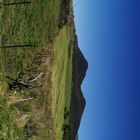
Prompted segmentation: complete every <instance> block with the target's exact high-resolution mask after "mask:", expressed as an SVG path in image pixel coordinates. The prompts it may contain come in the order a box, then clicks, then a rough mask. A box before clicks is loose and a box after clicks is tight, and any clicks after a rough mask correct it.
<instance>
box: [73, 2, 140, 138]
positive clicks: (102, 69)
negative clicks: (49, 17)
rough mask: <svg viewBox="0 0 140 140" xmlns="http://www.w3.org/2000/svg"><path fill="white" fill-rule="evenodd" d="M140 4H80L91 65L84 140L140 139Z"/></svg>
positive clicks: (80, 30)
mask: <svg viewBox="0 0 140 140" xmlns="http://www.w3.org/2000/svg"><path fill="white" fill-rule="evenodd" d="M139 7H140V2H138V1H137V0H74V8H75V23H76V28H77V34H78V41H79V47H80V48H81V50H82V52H83V53H84V55H85V57H86V59H87V60H88V63H89V69H88V72H87V76H86V78H85V80H84V82H83V85H82V90H83V92H84V96H85V98H86V100H87V105H86V109H85V112H84V115H83V119H82V123H81V127H80V130H79V139H80V140H140V103H139V102H140V95H139V94H140V73H139V72H140V55H139V54H140V27H139V26H140V14H139V13H140V8H139Z"/></svg>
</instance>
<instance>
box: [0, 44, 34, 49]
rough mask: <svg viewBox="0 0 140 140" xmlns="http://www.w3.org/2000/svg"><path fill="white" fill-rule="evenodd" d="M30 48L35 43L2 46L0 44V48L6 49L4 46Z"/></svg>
mask: <svg viewBox="0 0 140 140" xmlns="http://www.w3.org/2000/svg"><path fill="white" fill-rule="evenodd" d="M30 47H31V48H32V47H35V45H31V44H28V45H24V44H23V45H4V46H0V49H6V48H30Z"/></svg>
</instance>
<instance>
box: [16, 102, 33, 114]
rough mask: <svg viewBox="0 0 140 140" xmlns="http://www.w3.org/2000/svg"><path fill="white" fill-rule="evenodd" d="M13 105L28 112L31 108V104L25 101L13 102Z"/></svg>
mask: <svg viewBox="0 0 140 140" xmlns="http://www.w3.org/2000/svg"><path fill="white" fill-rule="evenodd" d="M14 106H15V107H16V108H17V109H18V110H19V111H22V112H30V111H31V110H32V109H31V106H30V105H29V103H27V102H17V103H15V104H14Z"/></svg>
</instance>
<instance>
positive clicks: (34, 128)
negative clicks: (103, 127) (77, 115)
mask: <svg viewBox="0 0 140 140" xmlns="http://www.w3.org/2000/svg"><path fill="white" fill-rule="evenodd" d="M18 1H19V0H15V2H18ZM3 2H5V3H8V2H13V1H12V0H4V1H3ZM61 6H62V3H61V0H47V1H46V0H41V1H40V0H32V2H31V4H26V5H16V6H3V7H1V9H0V15H1V17H0V38H1V42H0V46H6V45H19V44H21V45H22V44H27V45H28V44H31V45H33V46H35V47H33V48H7V49H1V48H0V139H1V140H46V139H47V140H69V139H70V133H69V131H70V129H69V123H70V122H69V111H70V100H71V85H72V37H73V31H72V30H73V29H72V28H71V27H70V26H69V25H68V24H67V25H65V26H63V27H62V28H61V29H59V24H60V23H59V19H60V13H61V12H60V9H61V8H60V7H61ZM61 18H62V17H61ZM41 73H42V75H41V76H40V78H38V79H37V80H35V81H33V84H35V85H39V84H40V83H41V84H42V83H43V84H42V86H38V87H34V88H31V89H29V88H25V87H21V88H14V89H10V88H9V83H10V84H11V82H12V81H11V80H10V79H7V78H6V77H5V76H9V77H11V78H13V79H19V80H20V81H22V82H28V80H29V79H30V78H31V77H33V76H34V75H39V74H41Z"/></svg>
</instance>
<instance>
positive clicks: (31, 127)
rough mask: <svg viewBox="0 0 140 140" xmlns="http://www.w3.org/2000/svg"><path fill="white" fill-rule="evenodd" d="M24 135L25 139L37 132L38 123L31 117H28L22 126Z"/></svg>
mask: <svg viewBox="0 0 140 140" xmlns="http://www.w3.org/2000/svg"><path fill="white" fill-rule="evenodd" d="M23 131H24V137H25V140H28V139H29V138H31V137H32V136H34V135H37V134H38V124H37V123H36V122H35V120H34V119H33V118H30V119H29V120H28V121H27V123H26V125H25V126H24V130H23Z"/></svg>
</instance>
